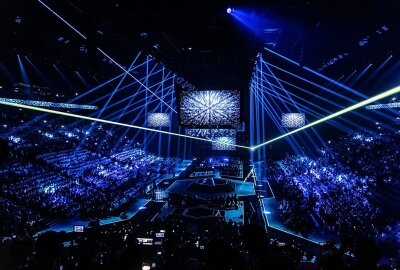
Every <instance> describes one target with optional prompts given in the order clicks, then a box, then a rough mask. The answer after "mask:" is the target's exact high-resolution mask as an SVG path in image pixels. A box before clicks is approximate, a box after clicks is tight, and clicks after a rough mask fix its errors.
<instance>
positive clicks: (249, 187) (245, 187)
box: [165, 179, 255, 199]
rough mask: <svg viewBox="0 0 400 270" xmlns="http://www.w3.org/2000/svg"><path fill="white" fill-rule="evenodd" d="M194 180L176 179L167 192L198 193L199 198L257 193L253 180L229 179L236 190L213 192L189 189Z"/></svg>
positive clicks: (241, 195)
mask: <svg viewBox="0 0 400 270" xmlns="http://www.w3.org/2000/svg"><path fill="white" fill-rule="evenodd" d="M193 181H194V180H193V179H192V180H190V179H189V180H176V181H175V182H174V183H173V184H172V185H171V186H169V187H168V188H167V189H166V190H165V192H176V193H180V194H184V195H191V194H194V193H196V195H197V196H198V197H199V198H203V199H208V198H212V197H215V196H224V195H228V194H229V195H232V194H234V193H236V196H237V197H243V196H251V195H255V191H254V185H253V183H251V182H243V181H238V180H228V181H231V182H234V183H235V190H234V191H228V192H213V193H207V192H200V191H196V192H194V191H192V190H190V189H189V185H190V184H191V183H193Z"/></svg>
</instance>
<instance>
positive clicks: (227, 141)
mask: <svg viewBox="0 0 400 270" xmlns="http://www.w3.org/2000/svg"><path fill="white" fill-rule="evenodd" d="M234 144H236V138H235V137H218V138H214V141H213V143H212V150H219V151H233V150H236V147H235V146H234Z"/></svg>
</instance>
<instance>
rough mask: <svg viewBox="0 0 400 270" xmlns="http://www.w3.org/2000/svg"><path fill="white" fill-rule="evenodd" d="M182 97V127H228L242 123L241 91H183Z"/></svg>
mask: <svg viewBox="0 0 400 270" xmlns="http://www.w3.org/2000/svg"><path fill="white" fill-rule="evenodd" d="M180 97H181V100H180V101H181V102H180V121H181V124H182V125H186V126H226V125H235V124H237V123H239V121H240V93H239V91H235V90H207V91H182V92H181V96H180Z"/></svg>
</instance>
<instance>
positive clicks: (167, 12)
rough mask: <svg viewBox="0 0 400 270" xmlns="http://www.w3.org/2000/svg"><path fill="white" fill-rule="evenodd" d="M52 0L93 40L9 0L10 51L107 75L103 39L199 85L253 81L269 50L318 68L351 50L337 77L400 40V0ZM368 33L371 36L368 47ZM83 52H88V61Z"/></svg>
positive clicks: (126, 56)
mask: <svg viewBox="0 0 400 270" xmlns="http://www.w3.org/2000/svg"><path fill="white" fill-rule="evenodd" d="M45 2H46V3H47V4H48V5H50V6H51V7H52V8H54V10H56V11H57V12H59V13H60V14H62V16H63V17H64V18H66V19H67V20H68V21H69V22H71V23H72V24H73V25H74V26H76V27H77V28H79V29H80V30H81V31H83V32H84V33H85V34H86V35H87V36H88V41H87V42H85V41H83V40H81V39H80V38H79V37H78V36H77V35H76V34H75V33H74V32H72V31H71V30H70V29H68V28H67V27H66V26H65V25H64V24H63V23H62V22H60V21H59V20H58V19H57V18H56V17H54V16H53V15H51V14H49V11H48V10H46V9H45V8H43V6H41V5H40V4H39V3H38V1H37V0H21V1H12V0H6V1H2V4H1V5H2V8H1V9H0V30H1V33H2V35H1V36H0V44H1V46H0V47H1V53H2V55H6V54H7V53H9V51H10V50H13V51H17V52H22V53H32V54H35V55H41V56H43V59H51V60H52V61H61V62H68V63H70V64H71V65H81V66H86V67H88V68H89V69H92V70H93V72H99V70H98V65H97V62H99V61H100V58H101V56H100V55H97V54H96V51H95V50H93V48H95V47H96V46H101V47H102V48H105V49H107V51H109V52H111V53H112V55H113V56H114V57H115V58H116V59H117V60H118V61H120V62H121V63H123V64H125V65H129V63H130V61H131V58H132V57H133V56H134V53H133V51H135V50H136V51H137V50H138V49H139V50H144V51H145V52H147V53H149V54H151V55H152V56H154V57H155V58H156V59H159V60H161V61H163V62H164V63H165V64H166V65H167V66H169V67H170V68H171V69H172V70H174V71H176V72H178V73H179V74H181V75H182V76H183V77H185V78H186V79H187V80H189V81H190V82H192V83H193V84H194V85H196V86H197V87H198V88H216V89H223V88H226V89H227V88H236V89H244V88H246V87H247V86H248V83H249V80H250V77H251V72H252V69H253V66H254V60H255V59H256V54H257V53H258V52H260V51H262V49H263V47H268V48H272V49H274V50H275V51H278V52H280V53H281V54H283V55H286V56H288V57H290V58H291V59H294V60H295V61H298V62H300V63H302V64H304V65H307V66H309V67H311V68H314V69H318V68H321V67H323V66H324V65H326V64H327V63H329V62H330V61H331V60H332V59H334V58H335V57H337V56H338V55H343V54H344V53H347V54H348V55H349V57H347V59H344V60H343V61H337V63H335V65H332V66H327V67H326V68H325V69H324V70H325V71H324V72H326V73H327V74H330V75H332V77H335V76H336V75H337V74H339V73H343V72H349V71H351V70H352V69H354V68H358V66H362V65H364V64H365V63H368V62H369V61H374V59H373V58H374V57H378V56H379V54H388V53H393V54H396V53H397V54H398V41H399V40H400V37H399V36H400V35H399V30H398V26H399V20H398V13H397V11H398V10H400V4H399V2H398V1H387V0H384V1H362V0H359V1H328V0H325V1H320V0H317V1H255V0H252V1H249V0H247V1H239V0H233V1H225V0H221V1H215V0H200V1H180V0H175V1H167V0H148V1H128V0H120V1H116V0H113V1H94V0H87V1H80V0H70V1H53V0H48V1H45ZM228 7H233V8H234V9H236V10H241V11H243V12H244V13H246V15H248V16H249V17H246V18H245V22H243V21H240V20H238V19H237V18H235V17H234V16H232V15H231V14H227V12H226V9H227V8H228ZM247 18H250V19H249V20H247ZM246 22H247V23H246ZM248 22H250V23H248ZM382 27H387V28H388V29H389V30H388V31H387V32H386V30H385V31H382ZM379 30H381V32H382V33H380V34H379V33H377V31H379ZM60 37H62V38H63V40H62V41H60V40H59V39H60ZM365 39H367V43H365V44H363V45H360V44H361V43H362V41H363V40H365ZM67 41H68V42H67ZM360 42H361V43H360ZM82 50H86V51H87V54H86V55H85V57H84V58H82V54H81V52H82ZM371 51H373V52H374V53H373V54H372V53H371ZM357 65H358V66H357ZM101 71H104V70H101Z"/></svg>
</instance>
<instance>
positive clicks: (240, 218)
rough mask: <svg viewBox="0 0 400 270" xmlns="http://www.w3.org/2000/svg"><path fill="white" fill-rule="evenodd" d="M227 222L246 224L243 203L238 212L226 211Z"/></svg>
mask: <svg viewBox="0 0 400 270" xmlns="http://www.w3.org/2000/svg"><path fill="white" fill-rule="evenodd" d="M225 221H226V222H229V221H233V222H236V223H242V224H243V223H244V206H243V202H240V205H239V207H238V209H237V210H225Z"/></svg>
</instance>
